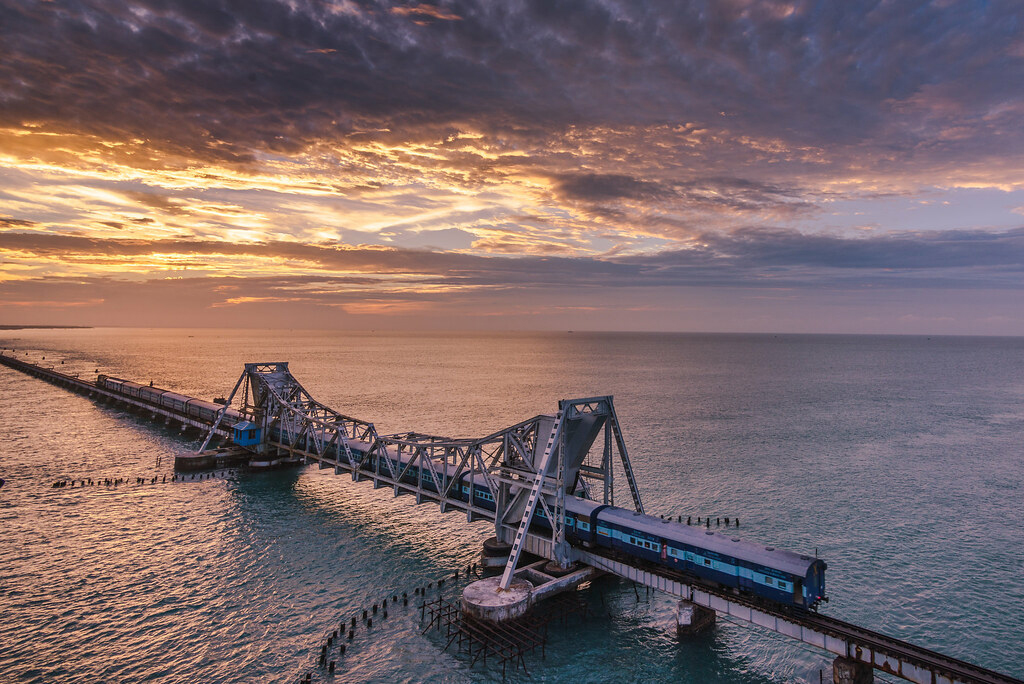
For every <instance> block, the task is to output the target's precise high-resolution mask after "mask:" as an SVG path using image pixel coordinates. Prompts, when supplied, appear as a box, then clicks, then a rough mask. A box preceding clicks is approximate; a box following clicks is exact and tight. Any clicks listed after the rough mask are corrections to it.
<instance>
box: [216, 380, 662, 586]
mask: <svg viewBox="0 0 1024 684" xmlns="http://www.w3.org/2000/svg"><path fill="white" fill-rule="evenodd" d="M239 390H241V397H242V399H241V402H240V404H241V405H240V406H239V407H238V410H239V412H240V413H241V414H242V416H243V419H245V420H249V421H252V422H253V423H255V424H256V425H258V426H259V427H260V430H261V432H260V435H261V442H260V443H259V444H257V445H255V446H253V447H250V448H251V450H253V451H254V452H256V453H257V454H260V455H262V456H264V457H267V459H268V460H272V458H273V456H275V455H279V454H282V453H283V454H287V455H288V456H290V457H291V458H301V459H304V460H305V461H306V462H307V463H313V462H315V463H319V464H320V466H321V467H325V466H327V467H331V466H333V467H334V469H335V472H336V473H341V472H349V473H351V475H352V478H353V480H356V481H359V480H361V479H365V478H369V479H372V480H373V483H374V486H376V487H384V486H387V487H391V488H392V490H393V492H394V495H395V496H399V495H400V494H415V496H416V502H417V503H420V502H422V501H434V502H436V503H438V504H439V505H440V506H441V509H442V511H447V510H450V509H456V510H462V511H465V512H466V515H467V518H468V519H469V520H474V519H477V518H490V519H493V520H494V524H495V534H496V535H497V536H498V537H499V538H502V539H506V538H511V533H510V530H513V529H514V530H516V532H515V538H516V539H517V540H519V541H518V544H516V543H514V544H513V548H514V553H513V554H512V556H513V557H512V558H511V559H510V561H509V567H507V568H506V574H509V573H510V572H511V570H510V568H511V569H514V567H515V564H516V563H517V562H518V560H519V552H521V550H522V539H523V538H524V537H525V536H526V535H527V534H528V533H529V534H530V535H531V536H534V535H536V534H537V532H536V531H531V524H532V522H533V519H534V518H533V516H534V513H536V512H537V511H538V507H539V510H540V511H541V512H542V513H543V515H544V516H545V517H546V518H547V520H548V522H549V523H550V525H551V532H550V549H551V552H550V554H549V556H550V558H551V560H553V561H555V562H558V563H560V564H562V565H568V564H569V563H570V562H571V560H572V559H571V549H570V547H569V545H568V544H567V542H566V540H565V495H566V493H567V492H568V493H569V494H571V495H582V496H584V497H587V498H592V493H594V492H595V491H596V492H597V493H598V494H599V495H600V496H602V499H603V502H604V503H613V502H614V496H615V491H614V478H613V466H614V465H615V458H614V456H615V453H616V452H617V454H618V462H619V467H620V468H621V470H622V471H623V472H624V473H625V476H626V481H627V483H628V485H629V488H630V494H631V496H632V499H633V502H634V505H635V507H636V509H637V510H638V511H640V512H643V504H642V503H641V500H640V493H639V491H638V490H637V488H636V483H635V479H634V477H633V471H632V468H631V467H630V463H629V456H628V454H627V452H626V446H625V442H624V440H623V438H622V431H621V428H620V427H619V423H618V419H617V417H616V415H615V408H614V405H613V403H612V398H611V397H610V396H602V397H591V398H586V399H573V400H563V401H560V402H559V405H558V406H559V408H558V412H557V413H556V414H555V415H554V416H551V415H539V416H535V417H533V418H531V419H529V420H525V421H523V422H521V423H517V424H515V425H512V426H509V427H507V428H504V429H501V430H498V431H497V432H493V433H491V434H489V435H487V436H485V437H482V438H480V439H452V438H449V437H441V436H438V435H427V434H422V433H418V432H403V433H397V434H392V435H380V434H378V433H377V430H376V428H375V427H374V425H373V423H369V422H367V421H363V420H359V419H357V418H352V417H351V416H347V415H344V414H342V413H339V412H337V411H335V410H333V409H331V408H330V407H328V406H325V405H324V404H322V403H320V402H318V401H317V400H316V399H314V398H313V396H312V395H310V393H309V392H308V391H307V390H306V389H305V388H304V387H303V386H302V384H301V383H299V381H298V380H296V379H295V377H294V376H293V375H292V374H291V372H290V371H289V369H288V364H287V363H285V362H275V363H248V364H246V365H245V370H244V371H243V372H242V374H241V376H240V377H239V379H238V382H236V383H235V387H234V389H233V390H232V392H231V396H230V397H229V399H228V402H227V404H226V405H225V406H224V408H223V409H222V410H221V411H220V414H219V415H218V420H217V421H216V422H215V425H214V427H213V428H212V429H211V434H212V432H213V430H215V429H216V427H217V425H218V424H219V420H220V418H221V417H222V416H223V414H224V412H225V411H226V410H227V408H228V406H230V405H231V403H232V401H234V399H235V397H236V395H238V393H239ZM601 431H603V432H604V440H603V450H601V452H600V453H599V454H597V455H592V454H590V450H591V446H592V444H593V443H594V442H595V441H596V440H595V438H596V436H597V435H598V434H599V433H600V432H601ZM208 441H209V436H208V437H207V440H206V441H204V447H205V445H206V443H207V442H208ZM460 481H464V484H466V485H468V487H469V493H470V494H474V493H477V492H478V488H480V487H483V488H486V491H487V493H488V494H489V497H488V498H489V499H491V500H493V502H494V507H495V509H496V510H495V511H493V512H492V511H490V510H489V507H485V506H482V505H480V503H479V502H477V501H476V500H475V498H474V500H470V501H463V500H462V497H463V496H464V495H465V492H462V491H457V490H456V489H455V488H456V487H458V486H459V484H458V483H459V482H460ZM595 484H596V485H598V487H597V488H596V489H595V487H594V485H595ZM509 576H511V575H510V574H509Z"/></svg>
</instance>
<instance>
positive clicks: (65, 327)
mask: <svg viewBox="0 0 1024 684" xmlns="http://www.w3.org/2000/svg"><path fill="white" fill-rule="evenodd" d="M91 328H92V326H91V325H0V330H72V329H74V330H85V329H91Z"/></svg>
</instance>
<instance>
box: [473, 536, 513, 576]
mask: <svg viewBox="0 0 1024 684" xmlns="http://www.w3.org/2000/svg"><path fill="white" fill-rule="evenodd" d="M511 552H512V545H511V544H508V543H506V542H503V541H501V540H499V539H498V538H497V537H491V538H489V539H487V540H486V541H484V548H483V551H481V552H480V567H482V568H484V569H485V570H501V569H502V568H504V567H505V564H506V563H508V556H509V554H510V553H511Z"/></svg>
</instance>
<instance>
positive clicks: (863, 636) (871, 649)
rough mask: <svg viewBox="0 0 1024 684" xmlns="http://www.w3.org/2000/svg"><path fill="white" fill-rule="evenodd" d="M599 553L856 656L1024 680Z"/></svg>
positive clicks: (995, 680) (988, 683) (951, 673)
mask: <svg viewBox="0 0 1024 684" xmlns="http://www.w3.org/2000/svg"><path fill="white" fill-rule="evenodd" d="M589 551H590V553H595V552H596V551H597V549H589ZM595 555H600V556H603V557H605V558H608V559H609V560H615V561H619V562H622V561H624V560H625V561H628V562H629V563H630V564H631V565H633V566H635V567H642V568H643V569H644V570H645V571H647V572H650V573H652V574H655V575H658V576H660V577H664V578H666V579H670V580H674V581H676V582H680V583H683V584H688V585H690V586H692V587H694V588H696V589H699V590H701V591H704V592H707V593H709V594H712V595H714V596H717V597H719V598H722V599H724V600H726V601H731V602H732V603H738V604H741V605H744V606H747V607H749V608H753V609H754V610H758V611H761V612H762V613H766V614H768V615H771V616H773V617H777V618H780V619H782V620H785V621H787V622H791V623H793V624H796V625H800V626H802V627H807V628H808V629H811V630H814V631H816V632H820V633H823V634H826V635H828V636H831V637H835V638H837V639H841V640H843V641H845V642H846V643H847V644H848V645H849V649H850V651H849V653H847V654H846V655H848V656H852V657H856V658H857V659H858V660H860V659H861V658H860V657H858V656H859V655H861V654H863V653H879V654H882V655H886V656H889V657H891V658H894V659H898V660H900V661H904V662H907V663H911V664H913V665H916V666H918V667H922V668H925V669H928V670H931V671H932V672H933V673H934V676H935V677H937V676H939V675H945V676H946V677H948V678H949V679H951V680H953V681H957V682H964V683H965V684H975V683H977V684H1024V680H1020V679H1017V678H1015V677H1011V676H1009V675H1005V674H1002V673H999V672H996V671H994V670H989V669H987V668H984V667H980V666H978V665H975V664H973V663H969V662H967V661H964V660H959V659H957V658H953V657H951V656H948V655H945V654H942V653H938V652H937V651H932V650H930V649H927V648H924V647H922V646H917V645H915V644H911V643H909V642H906V641H903V640H901V639H897V638H895V637H892V636H888V635H886V634H882V633H881V632H875V631H873V630H870V629H867V628H864V627H861V626H859V625H855V624H852V623H849V622H845V621H843V620H840V619H839V618H835V617H832V616H829V615H822V614H821V613H814V612H808V611H801V610H795V609H793V608H789V607H787V606H782V605H780V604H775V603H773V602H771V601H766V600H762V599H758V598H755V597H752V596H750V595H745V594H736V593H733V591H732V590H731V589H728V588H724V587H722V586H716V585H713V584H710V583H708V582H706V581H704V580H701V579H700V578H698V577H697V576H695V575H690V574H687V573H683V572H678V571H675V570H670V569H668V568H664V567H662V566H659V565H656V564H654V563H649V562H646V561H641V562H638V561H637V559H636V558H633V557H630V556H624V555H623V554H619V553H616V552H614V551H612V552H609V551H608V550H607V549H601V550H600V553H596V554H595ZM858 650H859V653H858ZM872 659H873V658H872ZM878 669H880V670H882V671H883V672H886V673H888V674H892V675H895V676H897V677H899V676H901V673H900V672H898V671H897V670H896V669H894V668H891V667H885V666H883V667H880V668H878ZM933 681H935V679H933Z"/></svg>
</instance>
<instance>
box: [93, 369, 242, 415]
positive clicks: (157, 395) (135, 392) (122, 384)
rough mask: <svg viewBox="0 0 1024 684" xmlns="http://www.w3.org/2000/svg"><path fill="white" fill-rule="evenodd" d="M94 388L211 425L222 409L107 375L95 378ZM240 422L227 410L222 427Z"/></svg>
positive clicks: (208, 402)
mask: <svg viewBox="0 0 1024 684" xmlns="http://www.w3.org/2000/svg"><path fill="white" fill-rule="evenodd" d="M96 386H97V387H99V388H100V389H105V390H108V391H110V392H114V393H116V394H120V395H123V396H125V397H131V398H132V399H138V400H140V401H145V402H148V403H150V404H153V405H154V406H159V407H160V408H163V409H167V410H168V411H174V412H175V413H179V414H181V415H183V416H187V417H189V418H192V419H193V420H197V421H200V422H203V423H212V422H213V421H214V420H216V418H217V413H218V412H219V411H220V410H221V409H222V408H223V405H222V404H217V403H214V402H212V401H203V400H202V399H195V398H193V397H189V396H186V395H184V394H178V393H177V392H171V391H170V390H166V389H162V388H160V387H153V386H151V385H140V384H139V383H137V382H132V381H130V380H123V379H121V378H114V377H111V376H109V375H100V376H98V377H97V378H96ZM240 420H241V414H240V413H239V412H238V411H236V410H235V409H232V408H229V409H227V410H226V411H225V415H224V425H225V426H226V427H228V426H231V425H234V424H235V423H237V422H239V421H240Z"/></svg>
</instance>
